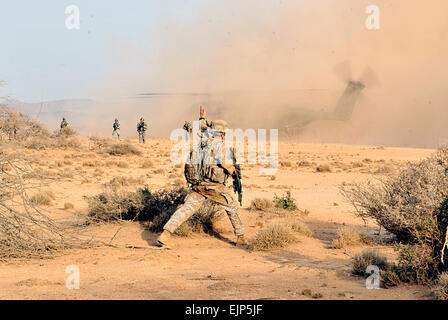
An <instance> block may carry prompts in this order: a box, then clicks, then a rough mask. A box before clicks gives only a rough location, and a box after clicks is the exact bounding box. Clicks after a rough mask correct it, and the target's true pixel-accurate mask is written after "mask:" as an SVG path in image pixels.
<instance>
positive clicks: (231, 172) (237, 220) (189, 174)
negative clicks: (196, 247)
mask: <svg viewBox="0 0 448 320" xmlns="http://www.w3.org/2000/svg"><path fill="white" fill-rule="evenodd" d="M211 126H212V128H211V130H210V131H211V137H210V139H209V141H208V144H207V146H205V147H204V148H203V150H202V151H201V156H202V157H203V158H202V161H201V162H200V163H186V164H185V178H186V179H187V182H188V183H189V184H190V192H189V193H188V195H187V197H186V198H185V202H184V204H183V205H181V206H180V207H179V208H178V209H177V210H176V212H174V214H173V215H172V216H171V218H170V219H169V221H168V222H167V223H166V224H165V226H164V227H163V232H162V234H161V235H160V236H159V238H158V239H157V242H158V245H159V246H161V247H166V248H169V247H170V246H171V243H170V238H171V234H172V233H173V232H174V231H176V229H177V228H178V227H179V226H180V225H181V224H182V223H183V222H185V221H186V220H188V218H190V217H191V216H192V215H193V214H195V213H196V212H197V211H198V210H199V209H200V207H201V206H202V205H203V204H204V202H205V201H207V200H208V201H212V202H213V203H215V204H218V205H220V206H221V207H222V208H223V209H224V210H225V211H226V213H227V215H228V217H229V219H230V222H231V223H232V226H233V229H234V233H235V235H236V245H237V246H244V245H246V244H247V243H246V241H245V239H244V233H245V230H244V226H243V222H242V220H241V216H240V214H239V211H238V203H237V202H236V201H235V200H234V198H233V196H232V191H231V189H229V188H228V187H227V186H226V185H227V181H228V178H229V177H236V170H237V166H238V165H237V164H236V158H235V152H234V150H233V148H232V147H229V148H227V147H226V148H224V138H225V131H226V130H227V123H226V122H225V121H224V120H216V121H213V122H212V123H211ZM223 149H226V150H223ZM223 152H226V154H227V155H228V156H229V158H231V159H232V161H233V163H234V164H225V163H224V161H223V159H224V158H223ZM238 170H239V166H238ZM239 182H241V181H239Z"/></svg>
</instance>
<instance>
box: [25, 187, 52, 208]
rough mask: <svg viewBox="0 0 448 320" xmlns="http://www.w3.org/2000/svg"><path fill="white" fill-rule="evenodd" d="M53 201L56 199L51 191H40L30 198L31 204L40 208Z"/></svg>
mask: <svg viewBox="0 0 448 320" xmlns="http://www.w3.org/2000/svg"><path fill="white" fill-rule="evenodd" d="M54 199H56V197H55V196H54V193H53V192H52V191H51V190H42V191H40V192H38V193H36V194H34V195H33V196H31V198H30V200H31V202H32V203H34V204H36V205H40V206H49V205H51V201H52V200H54Z"/></svg>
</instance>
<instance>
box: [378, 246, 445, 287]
mask: <svg viewBox="0 0 448 320" xmlns="http://www.w3.org/2000/svg"><path fill="white" fill-rule="evenodd" d="M396 250H397V251H398V264H393V265H391V266H390V267H389V268H388V269H387V270H386V271H385V272H384V275H383V277H382V278H383V282H384V285H385V286H386V287H392V286H397V285H400V284H402V283H410V284H421V285H423V284H425V285H427V284H431V283H432V282H433V280H434V279H435V278H437V276H438V274H439V272H438V268H439V266H438V264H439V263H438V261H437V260H435V259H434V257H433V249H432V248H431V247H429V246H428V245H424V244H423V245H398V246H397V247H396Z"/></svg>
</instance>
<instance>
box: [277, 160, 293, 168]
mask: <svg viewBox="0 0 448 320" xmlns="http://www.w3.org/2000/svg"><path fill="white" fill-rule="evenodd" d="M280 166H281V167H286V168H290V167H291V166H292V164H291V161H280Z"/></svg>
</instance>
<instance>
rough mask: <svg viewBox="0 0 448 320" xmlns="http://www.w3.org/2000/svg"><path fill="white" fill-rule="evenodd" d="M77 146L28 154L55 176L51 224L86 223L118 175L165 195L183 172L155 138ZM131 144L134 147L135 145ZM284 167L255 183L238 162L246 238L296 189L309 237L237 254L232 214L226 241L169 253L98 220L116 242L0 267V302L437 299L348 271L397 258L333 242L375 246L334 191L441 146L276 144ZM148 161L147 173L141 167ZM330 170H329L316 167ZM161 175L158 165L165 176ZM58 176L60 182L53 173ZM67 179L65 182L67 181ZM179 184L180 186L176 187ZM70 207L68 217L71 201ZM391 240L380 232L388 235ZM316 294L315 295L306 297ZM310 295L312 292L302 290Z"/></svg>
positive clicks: (207, 239)
mask: <svg viewBox="0 0 448 320" xmlns="http://www.w3.org/2000/svg"><path fill="white" fill-rule="evenodd" d="M82 139H83V147H82V148H81V149H80V150H72V149H67V150H44V151H35V150H27V151H26V153H27V156H28V157H30V158H31V159H33V160H32V161H33V165H34V166H35V167H37V168H40V169H41V170H42V171H43V172H45V173H46V174H47V175H48V176H53V177H55V179H54V181H53V182H51V184H50V188H51V190H52V191H53V192H54V194H55V196H56V199H55V200H54V201H53V203H52V204H51V205H50V206H48V207H47V210H48V212H49V213H50V215H51V216H52V217H54V218H55V219H64V220H66V219H74V220H80V219H81V220H82V217H83V216H85V215H86V214H87V202H86V201H85V199H84V196H88V195H95V194H98V193H99V192H101V191H102V190H103V189H104V186H105V184H108V183H109V182H110V181H111V180H112V179H113V178H114V177H128V178H129V177H132V178H134V179H131V180H129V181H128V185H125V186H123V188H125V189H128V190H135V189H136V188H138V187H141V186H142V185H144V184H147V185H148V186H149V187H150V188H151V189H160V188H164V187H167V186H170V185H176V184H180V183H182V181H183V169H182V168H181V167H180V166H175V165H174V164H172V163H171V162H170V161H169V151H170V148H171V146H172V144H171V143H170V142H169V141H167V140H161V139H150V140H149V142H148V143H147V144H146V145H144V146H142V145H140V146H138V147H139V148H140V149H141V150H142V151H144V156H141V157H139V156H109V155H104V154H101V153H98V152H97V150H89V147H88V142H87V138H82ZM127 141H128V142H130V143H132V144H135V145H137V144H138V142H137V141H136V140H135V139H132V140H131V139H129V140H127ZM279 149H280V150H279V152H280V153H279V160H280V162H281V166H280V168H279V170H278V172H277V173H276V175H275V179H274V178H272V177H267V176H260V175H259V169H260V168H261V166H259V165H246V166H244V167H243V187H244V200H243V207H242V209H241V212H242V216H243V218H244V223H245V226H246V229H247V238H248V239H249V240H250V239H253V238H254V237H255V234H256V233H257V231H259V230H260V229H261V228H262V227H263V226H265V225H266V224H267V223H268V222H269V221H271V220H275V219H277V218H278V215H277V214H275V213H263V212H258V211H253V210H249V209H248V207H249V205H250V202H251V200H252V199H254V198H256V197H262V198H268V199H272V198H273V197H274V194H277V195H283V194H284V192H285V191H286V190H291V193H292V195H293V197H294V198H295V199H296V200H297V204H298V206H299V208H300V209H301V210H305V209H306V210H308V211H309V212H310V213H309V214H308V215H306V216H301V217H300V219H301V220H302V221H303V222H304V223H305V224H306V225H307V226H308V227H309V228H310V229H311V230H312V231H313V236H312V237H305V236H299V240H300V241H299V242H297V243H295V244H291V245H289V246H287V247H285V248H281V249H275V250H272V251H261V252H256V251H254V252H250V251H247V250H245V249H241V248H236V247H235V246H234V244H233V241H234V236H233V233H232V228H231V225H230V222H229V221H228V219H227V217H223V218H222V219H221V220H220V221H219V223H218V229H219V230H220V234H219V236H210V235H206V234H194V235H193V236H191V237H188V238H186V237H175V238H174V240H173V242H174V244H175V246H174V248H172V249H171V250H160V249H158V248H156V247H154V241H155V239H156V238H157V235H158V234H155V233H151V232H148V231H146V230H145V229H144V228H143V226H142V225H141V224H140V223H138V222H129V221H128V222H122V223H106V224H101V225H93V226H90V227H88V228H87V230H86V231H85V232H86V233H88V234H92V235H93V236H94V237H95V238H96V239H98V240H102V241H105V242H109V241H110V240H111V238H112V237H114V235H115V234H116V233H117V231H118V233H117V234H116V235H115V238H113V241H112V245H113V247H111V246H101V247H96V248H89V249H76V250H67V251H64V252H62V253H60V254H59V255H58V256H56V257H54V258H52V259H31V260H10V261H6V262H1V263H0V298H1V299H431V295H430V291H429V289H428V288H427V287H420V286H402V287H399V288H393V289H378V290H374V289H373V290H369V289H367V288H366V285H365V279H364V278H362V277H358V276H354V275H352V274H351V262H352V257H353V255H354V254H355V253H357V252H360V251H361V250H363V249H365V248H377V249H378V250H379V251H380V252H381V253H383V254H385V255H387V256H388V257H390V258H391V259H394V257H395V255H394V250H393V247H392V246H391V245H386V244H377V242H375V241H373V242H372V243H373V244H372V245H358V246H354V247H346V248H343V249H333V248H331V247H330V244H331V242H332V241H333V239H335V238H336V237H337V232H338V230H340V229H341V228H342V229H344V228H350V229H355V230H358V231H359V232H362V233H365V234H367V235H368V236H369V237H371V239H373V240H375V239H379V236H378V234H377V233H378V227H376V226H375V225H373V224H371V223H368V224H364V222H363V221H362V220H361V219H359V218H357V217H356V216H355V215H354V214H353V212H352V210H353V209H352V208H351V206H350V205H349V204H348V203H347V202H345V201H344V198H343V197H342V195H341V194H340V192H339V186H340V185H341V184H349V183H352V182H354V181H357V182H360V181H367V180H368V179H375V178H376V177H379V176H381V175H383V174H393V173H394V171H395V170H396V168H398V167H399V166H400V165H401V164H403V163H404V162H406V161H416V160H419V159H422V158H425V157H426V156H428V155H429V154H431V153H432V152H433V151H434V150H428V149H405V148H389V147H381V146H348V145H314V144H293V143H288V144H285V143H283V144H282V143H281V144H280V146H279ZM148 160H151V161H152V167H150V168H141V166H142V163H144V162H145V161H148ZM324 164H328V165H329V166H330V168H331V172H316V168H317V167H318V166H319V165H324ZM161 168H162V169H163V170H160V169H161ZM58 177H59V178H58ZM62 177H63V178H62ZM179 179H180V180H179ZM67 202H69V203H72V204H73V205H74V208H73V209H68V210H64V204H65V203H67ZM383 233H384V232H383ZM70 265H75V266H77V267H79V270H80V289H73V290H69V289H67V287H66V279H67V277H68V276H69V275H68V274H67V273H66V267H67V266H70ZM306 289H309V290H306ZM304 293H306V294H304Z"/></svg>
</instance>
